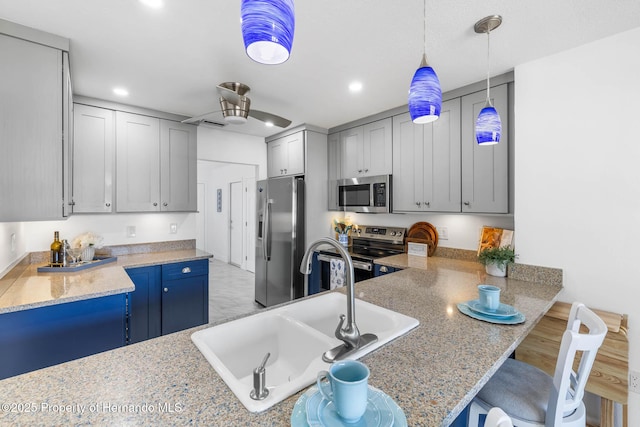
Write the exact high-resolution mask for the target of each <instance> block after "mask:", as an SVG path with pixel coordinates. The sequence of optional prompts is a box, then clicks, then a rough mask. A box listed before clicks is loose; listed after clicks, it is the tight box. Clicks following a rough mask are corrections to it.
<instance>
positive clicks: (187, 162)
mask: <svg viewBox="0 0 640 427" xmlns="http://www.w3.org/2000/svg"><path fill="white" fill-rule="evenodd" d="M196 151H197V140H196V128H195V127H194V126H193V125H188V124H184V123H180V122H174V121H171V120H160V200H161V203H162V205H161V207H160V209H161V210H163V211H172V212H195V211H196V210H197V209H198V207H197V194H196V193H197V188H196V187H197V184H196V167H197V153H196Z"/></svg>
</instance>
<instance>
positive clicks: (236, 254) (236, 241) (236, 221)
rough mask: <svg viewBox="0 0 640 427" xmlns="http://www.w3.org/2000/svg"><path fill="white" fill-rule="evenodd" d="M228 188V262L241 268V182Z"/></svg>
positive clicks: (234, 183) (231, 184)
mask: <svg viewBox="0 0 640 427" xmlns="http://www.w3.org/2000/svg"><path fill="white" fill-rule="evenodd" d="M229 187H230V188H229V199H230V200H229V209H230V212H229V254H230V256H229V262H230V263H231V264H233V265H237V266H238V267H243V262H242V261H243V252H244V250H243V242H244V240H243V232H242V230H243V228H244V227H243V225H244V224H243V221H242V217H243V208H242V199H243V196H242V193H243V191H242V182H241V181H237V182H232V183H230V184H229Z"/></svg>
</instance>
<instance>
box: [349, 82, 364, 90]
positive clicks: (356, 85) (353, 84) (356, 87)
mask: <svg viewBox="0 0 640 427" xmlns="http://www.w3.org/2000/svg"><path fill="white" fill-rule="evenodd" d="M361 90H362V83H361V82H351V83H349V91H350V92H352V93H356V92H360V91H361Z"/></svg>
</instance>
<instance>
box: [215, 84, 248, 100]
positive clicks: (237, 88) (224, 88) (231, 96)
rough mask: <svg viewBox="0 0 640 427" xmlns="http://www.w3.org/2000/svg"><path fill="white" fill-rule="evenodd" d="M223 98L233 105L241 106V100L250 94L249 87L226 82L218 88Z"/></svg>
mask: <svg viewBox="0 0 640 427" xmlns="http://www.w3.org/2000/svg"><path fill="white" fill-rule="evenodd" d="M216 88H217V89H218V93H219V94H220V96H221V97H223V98H224V99H226V100H227V101H228V102H231V103H233V104H240V100H241V99H242V98H244V97H245V96H244V95H245V94H246V93H247V92H249V90H250V88H249V86H247V85H245V84H243V83H237V82H225V83H220V84H219V85H218V86H216Z"/></svg>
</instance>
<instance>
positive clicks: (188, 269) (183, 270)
mask: <svg viewBox="0 0 640 427" xmlns="http://www.w3.org/2000/svg"><path fill="white" fill-rule="evenodd" d="M188 273H191V269H190V268H189V267H185V268H183V269H182V274H188Z"/></svg>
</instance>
